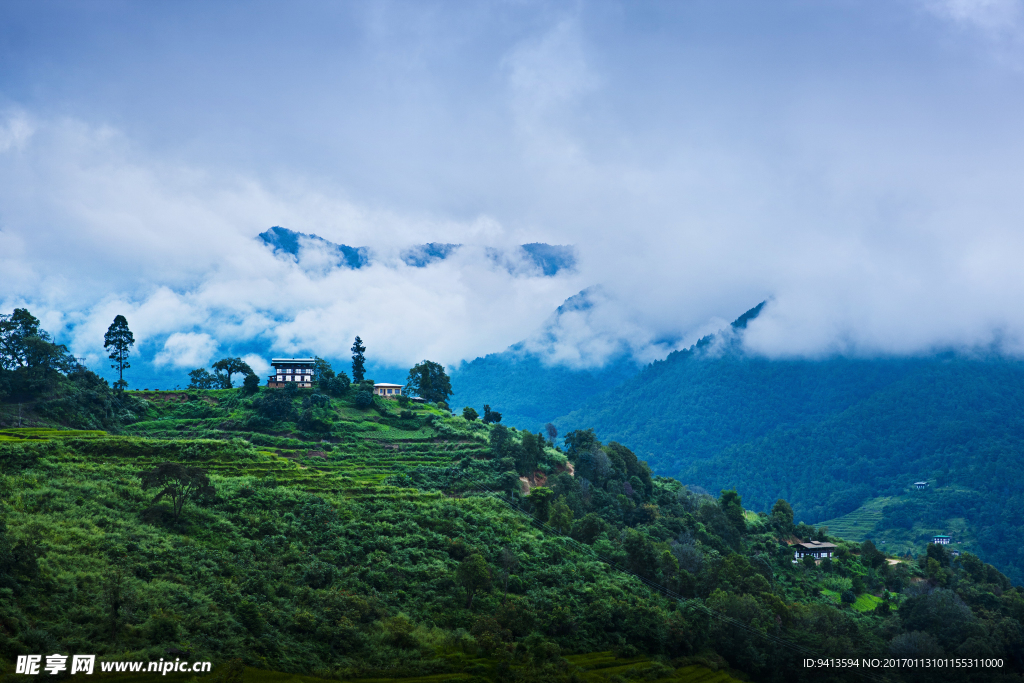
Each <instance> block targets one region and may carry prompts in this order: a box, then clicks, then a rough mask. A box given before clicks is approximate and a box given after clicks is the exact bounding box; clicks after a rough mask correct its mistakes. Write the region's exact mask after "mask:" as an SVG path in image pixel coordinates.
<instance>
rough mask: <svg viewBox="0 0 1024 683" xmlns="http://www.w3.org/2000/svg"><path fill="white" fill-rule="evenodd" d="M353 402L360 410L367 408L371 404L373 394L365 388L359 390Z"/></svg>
mask: <svg viewBox="0 0 1024 683" xmlns="http://www.w3.org/2000/svg"><path fill="white" fill-rule="evenodd" d="M355 404H356V408H359V409H360V410H366V409H367V408H369V407H370V406H372V405H373V394H371V393H370V392H369V391H366V390H365V389H363V390H361V391H360V392H359V393H357V394H356V400H355Z"/></svg>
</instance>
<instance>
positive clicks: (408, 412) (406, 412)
mask: <svg viewBox="0 0 1024 683" xmlns="http://www.w3.org/2000/svg"><path fill="white" fill-rule="evenodd" d="M399 417H401V418H402V419H403V420H411V419H412V418H414V417H416V415H415V413H413V412H412V411H411V410H403V411H402V412H401V413H399Z"/></svg>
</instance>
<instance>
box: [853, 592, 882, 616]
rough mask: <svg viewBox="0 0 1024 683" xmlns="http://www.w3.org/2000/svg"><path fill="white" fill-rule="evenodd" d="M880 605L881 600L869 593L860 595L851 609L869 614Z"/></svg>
mask: <svg viewBox="0 0 1024 683" xmlns="http://www.w3.org/2000/svg"><path fill="white" fill-rule="evenodd" d="M880 604H882V598H880V597H878V596H877V595H872V594H871V593H861V594H860V595H858V596H857V602H855V603H853V609H855V610H857V611H858V612H870V611H871V610H873V609H875V608H876V607H878V606H879V605H880Z"/></svg>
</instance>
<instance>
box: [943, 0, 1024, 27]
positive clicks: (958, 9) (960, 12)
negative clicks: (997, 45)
mask: <svg viewBox="0 0 1024 683" xmlns="http://www.w3.org/2000/svg"><path fill="white" fill-rule="evenodd" d="M924 4H925V6H926V7H927V8H928V9H930V10H931V11H932V12H934V13H936V14H938V15H940V16H943V17H946V18H948V19H952V20H953V21H956V22H960V23H964V24H968V25H971V26H976V27H978V28H982V29H985V30H988V31H1002V30H1006V29H1011V28H1014V27H1016V26H1017V25H1018V22H1019V21H1020V19H1021V15H1022V10H1024V2H1022V1H1021V0H924Z"/></svg>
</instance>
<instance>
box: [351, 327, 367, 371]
mask: <svg viewBox="0 0 1024 683" xmlns="http://www.w3.org/2000/svg"><path fill="white" fill-rule="evenodd" d="M364 351H366V347H365V346H363V340H362V339H360V338H359V337H358V336H357V337H356V340H355V342H354V343H353V344H352V381H353V382H362V381H363V375H365V374H366V367H365V364H366V356H364V355H363V352H364Z"/></svg>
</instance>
